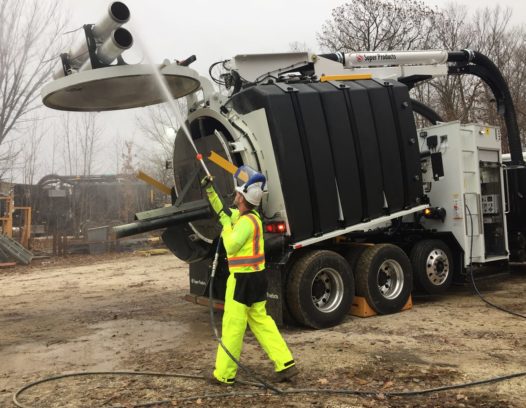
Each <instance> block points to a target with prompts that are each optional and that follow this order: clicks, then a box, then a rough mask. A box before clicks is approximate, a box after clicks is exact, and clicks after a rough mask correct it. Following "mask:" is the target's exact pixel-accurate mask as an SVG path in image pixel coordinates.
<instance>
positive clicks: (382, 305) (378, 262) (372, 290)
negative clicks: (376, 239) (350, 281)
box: [355, 244, 413, 314]
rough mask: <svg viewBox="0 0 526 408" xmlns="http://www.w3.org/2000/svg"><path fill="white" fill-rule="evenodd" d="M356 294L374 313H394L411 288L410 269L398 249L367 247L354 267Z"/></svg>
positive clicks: (400, 306) (402, 253)
mask: <svg viewBox="0 0 526 408" xmlns="http://www.w3.org/2000/svg"><path fill="white" fill-rule="evenodd" d="M355 273H356V295H357V296H362V297H364V298H365V299H366V300H367V303H368V304H369V306H371V308H373V309H374V311H375V312H376V313H378V314H389V313H396V312H399V311H400V310H402V308H403V307H404V306H405V304H406V303H407V300H408V299H409V296H410V295H411V290H412V289H413V280H412V268H411V262H410V261H409V258H408V257H407V255H406V254H405V252H404V251H402V249H400V248H399V247H397V246H395V245H392V244H379V245H375V246H372V247H369V248H367V249H366V250H365V251H364V252H363V254H362V256H361V257H360V259H359V260H358V265H357V267H356V271H355Z"/></svg>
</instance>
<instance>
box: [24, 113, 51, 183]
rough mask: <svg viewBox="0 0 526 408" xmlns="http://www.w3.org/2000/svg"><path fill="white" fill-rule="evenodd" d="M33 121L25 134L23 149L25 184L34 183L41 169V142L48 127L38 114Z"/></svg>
mask: <svg viewBox="0 0 526 408" xmlns="http://www.w3.org/2000/svg"><path fill="white" fill-rule="evenodd" d="M31 123H32V126H31V129H30V130H29V132H28V133H27V134H26V135H25V140H24V142H23V143H24V145H23V149H22V162H23V165H22V180H23V183H24V184H30V185H31V184H34V181H35V176H37V173H38V171H39V169H40V165H41V162H40V158H42V155H41V154H40V153H41V144H42V139H43V138H44V136H45V135H46V133H47V129H46V128H44V127H43V126H42V121H41V119H40V118H39V117H38V116H37V117H34V118H33V119H32V121H31Z"/></svg>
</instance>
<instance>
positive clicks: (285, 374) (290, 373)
mask: <svg viewBox="0 0 526 408" xmlns="http://www.w3.org/2000/svg"><path fill="white" fill-rule="evenodd" d="M299 373H300V370H298V367H296V365H293V366H290V367H287V368H285V369H284V370H281V371H278V372H277V373H276V382H284V381H290V380H291V379H292V378H293V377H295V376H297V375H298V374H299Z"/></svg>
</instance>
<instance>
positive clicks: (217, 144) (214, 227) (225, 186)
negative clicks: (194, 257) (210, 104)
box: [173, 116, 235, 243]
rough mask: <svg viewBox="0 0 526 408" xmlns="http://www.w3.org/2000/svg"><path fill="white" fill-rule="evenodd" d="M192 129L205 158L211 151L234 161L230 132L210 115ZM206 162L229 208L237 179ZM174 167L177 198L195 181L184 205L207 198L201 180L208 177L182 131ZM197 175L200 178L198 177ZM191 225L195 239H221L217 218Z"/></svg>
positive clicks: (175, 144) (179, 136) (176, 145)
mask: <svg viewBox="0 0 526 408" xmlns="http://www.w3.org/2000/svg"><path fill="white" fill-rule="evenodd" d="M189 129H190V133H191V134H192V138H193V140H194V143H195V145H196V147H197V150H198V151H199V152H202V153H203V156H208V153H209V152H211V151H214V152H216V153H217V154H219V155H220V156H221V157H223V158H224V159H226V160H228V161H230V162H232V157H231V154H230V151H229V147H228V142H227V138H226V135H227V134H228V131H227V130H226V128H225V127H224V126H223V125H222V124H221V123H220V122H219V121H217V120H215V119H213V118H210V117H207V116H200V117H197V118H196V119H195V120H193V121H191V122H190V124H189ZM204 160H205V161H206V165H207V168H208V169H209V171H210V173H211V174H212V176H214V186H215V189H216V191H217V193H218V194H219V195H220V196H221V198H222V199H223V202H224V203H225V205H227V206H229V205H230V204H231V203H232V202H233V201H234V187H235V186H234V177H233V176H232V175H231V174H229V173H227V172H226V171H225V170H223V169H222V168H220V167H218V166H217V165H215V164H214V163H212V162H210V161H209V160H208V159H206V158H205V159H204ZM173 168H174V182H175V191H176V194H177V195H179V194H181V192H182V190H183V189H184V188H185V186H186V185H187V183H188V182H189V180H192V178H193V182H192V184H191V186H190V188H189V189H188V191H187V192H186V194H185V196H184V198H183V202H184V203H188V202H192V201H197V200H202V199H206V197H205V194H206V193H205V192H204V190H202V189H201V186H200V180H201V179H202V178H203V177H204V176H205V173H204V171H203V170H202V168H201V166H200V164H199V162H198V161H197V160H196V158H195V151H194V149H193V147H192V146H191V145H190V142H189V141H188V139H187V138H186V137H185V135H184V134H182V130H179V132H178V134H177V136H176V138H175V143H174V156H173ZM196 173H197V174H198V175H197V176H195V177H194V175H195V174H196ZM190 226H191V228H192V230H193V232H194V234H195V236H196V237H197V238H199V239H200V240H202V241H204V242H207V243H211V242H212V241H213V240H214V239H215V238H217V237H218V236H219V233H220V231H221V228H220V225H219V223H218V222H217V220H216V219H214V218H212V219H206V220H198V221H193V222H192V223H191V224H190Z"/></svg>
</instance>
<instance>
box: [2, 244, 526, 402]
mask: <svg viewBox="0 0 526 408" xmlns="http://www.w3.org/2000/svg"><path fill="white" fill-rule="evenodd" d="M0 287H1V292H0V407H11V406H14V404H13V403H12V402H11V400H12V395H13V393H14V392H15V391H16V390H17V389H19V388H20V387H21V386H23V385H25V384H27V383H29V382H31V381H35V380H37V379H40V378H44V377H48V376H53V375H57V374H62V373H71V372H77V371H115V370H130V371H149V372H163V373H165V372H169V373H184V374H191V375H197V376H203V375H208V374H209V373H210V372H211V369H212V364H213V361H214V355H215V350H216V347H217V346H216V343H215V341H214V338H213V335H212V331H211V329H210V323H209V315H208V310H207V308H205V307H203V306H197V305H193V304H190V303H187V302H185V301H184V300H183V296H184V294H185V293H186V292H187V290H188V268H187V266H186V265H185V264H183V263H181V262H179V261H178V260H177V259H176V258H174V257H173V256H172V255H160V256H152V257H142V256H137V255H130V254H120V255H108V256H103V257H88V256H83V257H68V258H65V259H58V260H47V261H40V262H34V263H33V264H32V265H31V266H28V267H16V268H12V269H7V270H2V271H0ZM479 287H480V289H481V290H482V292H483V293H484V294H485V295H486V296H487V297H488V298H489V299H491V301H493V302H495V303H497V304H499V305H502V306H505V307H507V308H510V309H513V310H515V311H517V312H520V313H523V314H525V313H526V298H525V296H524V293H525V292H526V268H525V269H523V270H519V271H517V272H515V273H512V274H499V275H498V276H496V277H494V278H486V279H484V280H483V281H481V282H480V283H479ZM216 318H217V320H219V319H220V315H219V314H218V315H217V316H216ZM525 328H526V322H525V321H524V320H521V319H519V318H516V317H513V316H511V315H507V314H504V313H502V312H500V311H498V310H495V309H493V308H490V307H488V306H486V305H485V304H484V303H482V302H481V300H480V299H479V298H478V297H476V296H474V295H473V294H472V292H471V290H470V289H469V287H463V286H457V287H454V288H453V289H452V290H451V291H450V293H449V294H447V295H444V296H440V297H415V299H414V307H413V309H411V310H409V311H405V312H402V313H399V314H396V315H391V316H375V317H371V318H367V319H361V318H358V317H353V316H349V317H348V318H346V319H345V321H344V322H343V323H342V324H341V325H339V326H337V327H334V328H331V329H327V330H317V331H314V330H308V329H305V328H300V327H285V328H283V330H282V332H283V335H284V337H285V339H286V340H287V342H288V344H289V346H290V348H291V349H292V351H293V353H294V355H295V358H296V360H297V362H298V367H299V368H300V370H301V372H300V375H299V376H298V377H297V379H296V381H295V382H294V383H292V384H287V385H286V386H285V387H284V388H286V389H292V388H294V389H298V388H302V389H303V388H309V389H318V390H321V389H325V390H327V389H331V390H336V389H352V390H361V391H371V390H372V391H374V392H375V395H374V396H357V395H348V394H334V393H332V394H329V393H321V392H316V393H302V394H295V393H289V394H286V395H275V394H273V393H271V392H268V391H267V392H263V391H261V390H260V389H258V388H257V387H254V386H251V385H244V384H240V383H238V384H236V385H235V386H234V387H229V388H227V389H225V388H223V387H217V386H213V385H209V384H207V383H206V382H205V381H203V380H200V379H188V378H181V377H160V376H154V377H146V376H131V375H119V376H117V375H99V376H94V375H91V376H83V377H71V378H64V379H62V380H60V381H56V382H49V383H44V384H41V385H39V386H37V387H35V388H32V389H30V390H28V391H27V392H26V393H24V394H23V395H22V397H21V398H20V400H21V402H23V403H24V404H26V405H28V406H32V407H39V408H40V407H41V408H47V407H83V408H84V407H114V408H115V407H131V406H133V405H134V404H139V403H146V402H152V401H168V402H166V403H159V404H157V405H151V406H157V407H168V406H195V405H199V406H203V407H206V406H224V407H246V406H252V407H264V406H269V405H276V406H285V407H379V408H382V407H517V408H519V407H524V406H526V377H520V378H515V379H512V380H508V381H505V382H500V383H496V384H489V385H483V386H476V387H472V388H463V389H457V390H452V391H443V392H436V393H432V394H428V395H423V396H422V395H420V396H414V397H392V396H389V395H388V393H389V392H395V391H413V390H421V389H426V388H430V387H437V386H443V385H448V384H456V383H462V382H468V381H475V380H479V379H486V378H490V377H494V376H500V375H505V374H510V373H514V372H519V371H524V370H526V355H525V350H526V336H525V335H524V334H525V333H526V330H525ZM242 361H243V362H244V363H245V364H246V365H247V366H249V367H250V368H251V369H253V370H254V371H257V372H258V373H259V374H260V375H261V376H264V377H266V378H270V377H271V376H272V365H271V363H270V362H269V361H268V360H267V358H266V356H265V354H264V353H263V351H262V350H261V348H260V347H259V346H258V344H257V342H256V340H255V338H254V337H253V336H252V334H250V333H247V336H246V338H245V347H244V350H243V354H242ZM243 377H244V376H243V374H240V375H239V378H238V379H239V380H242V379H243ZM245 379H247V378H246V376H245ZM230 392H235V393H258V394H261V395H248V396H240V395H234V396H228V397H216V398H213V399H211V398H207V397H205V396H206V395H209V394H219V393H230ZM185 398H194V399H193V400H188V399H186V400H185Z"/></svg>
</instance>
